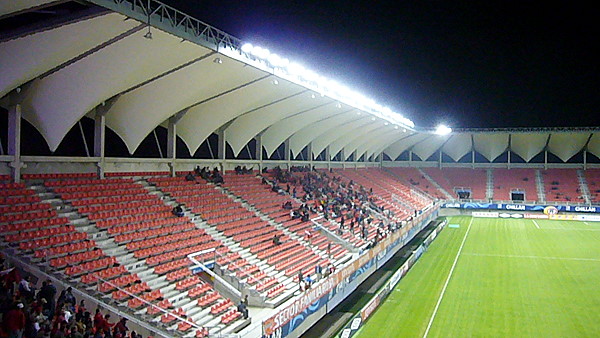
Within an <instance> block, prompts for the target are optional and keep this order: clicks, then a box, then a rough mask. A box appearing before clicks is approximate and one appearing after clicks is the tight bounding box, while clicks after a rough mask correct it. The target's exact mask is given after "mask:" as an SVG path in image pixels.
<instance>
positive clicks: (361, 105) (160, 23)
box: [0, 0, 600, 337]
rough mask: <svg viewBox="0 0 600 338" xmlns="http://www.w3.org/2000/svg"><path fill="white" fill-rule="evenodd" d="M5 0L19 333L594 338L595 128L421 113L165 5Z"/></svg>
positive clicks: (0, 44)
mask: <svg viewBox="0 0 600 338" xmlns="http://www.w3.org/2000/svg"><path fill="white" fill-rule="evenodd" d="M0 3H2V6H0V19H1V20H2V21H3V24H4V26H3V27H10V29H4V31H3V33H4V34H3V35H2V36H1V37H0V65H2V67H1V71H0V107H1V108H0V109H1V111H2V116H3V117H2V120H1V124H0V141H1V144H0V151H1V152H0V187H1V190H0V209H1V210H2V213H1V215H0V228H1V229H2V230H1V236H0V248H1V252H2V264H3V266H2V271H1V273H0V274H1V277H2V290H3V292H2V295H0V296H1V297H3V298H2V299H1V301H0V302H1V303H2V304H3V309H2V327H1V330H2V334H6V336H11V337H12V336H14V337H17V336H19V337H21V336H23V337H38V336H42V337H45V336H48V337H50V336H73V337H75V336H81V337H87V336H93V337H132V332H134V331H135V333H136V337H138V336H139V335H141V336H142V337H299V336H306V337H317V336H340V337H351V336H358V337H372V336H376V335H383V336H419V337H426V336H428V335H431V336H453V337H454V336H567V335H568V336H597V335H599V334H600V325H598V324H597V323H599V322H600V321H599V320H598V319H600V318H598V313H600V311H597V310H598V304H600V298H599V296H598V293H597V285H598V282H599V281H600V280H599V279H598V276H600V273H598V272H600V271H598V266H600V265H599V264H598V262H599V261H600V249H598V247H597V245H596V243H597V242H598V241H597V240H598V239H597V238H596V237H597V235H596V234H597V233H598V229H599V228H598V226H597V224H600V223H597V222H600V216H599V215H598V213H600V205H599V204H598V196H599V194H600V188H598V187H597V184H600V136H597V135H599V131H600V129H598V128H595V127H583V128H573V127H571V128H498V129H490V128H481V129H472V128H462V129H460V128H456V129H451V128H448V127H444V126H440V127H438V128H425V127H421V126H417V125H415V123H413V122H412V121H411V120H410V119H408V118H406V117H404V116H402V115H401V114H398V113H396V112H394V111H392V109H390V108H388V107H386V106H384V105H381V104H379V103H377V102H375V101H374V100H373V99H371V98H369V97H367V96H365V95H363V94H361V93H358V92H356V91H354V90H351V89H349V88H348V87H346V86H344V85H343V84H340V83H338V82H336V81H335V80H332V79H328V78H325V77H323V76H321V75H319V74H317V73H316V72H313V71H311V70H309V69H306V68H304V67H302V66H300V65H299V64H297V63H294V62H293V61H290V60H288V59H286V58H285V56H283V55H277V54H274V53H271V52H270V51H269V50H268V49H266V48H265V47H264V46H258V45H252V44H250V43H247V42H244V41H241V40H239V39H237V38H235V37H233V36H231V35H229V34H227V33H225V32H223V31H221V30H219V29H218V28H215V27H212V26H210V25H208V24H205V23H203V22H201V21H199V20H197V19H195V18H193V17H191V16H189V15H186V14H185V13H182V12H180V11H178V10H176V9H174V8H172V7H170V6H168V5H165V4H163V3H161V2H158V1H154V0H144V1H140V0H87V1H54V0H23V1H1V2H0ZM49 13H50V15H49V16H46V15H47V14H49ZM417 262H418V263H419V264H416V263H417ZM59 294H60V296H59ZM88 312H89V313H88ZM125 328H127V329H125Z"/></svg>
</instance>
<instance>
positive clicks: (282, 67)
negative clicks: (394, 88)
mask: <svg viewBox="0 0 600 338" xmlns="http://www.w3.org/2000/svg"><path fill="white" fill-rule="evenodd" d="M241 52H242V53H245V55H242V56H244V57H247V58H250V59H251V60H254V61H258V62H259V63H262V64H264V65H265V66H267V67H270V68H273V71H275V68H277V71H278V72H279V71H281V74H280V75H284V77H285V75H287V76H291V77H292V79H291V80H292V81H294V82H297V83H298V84H301V85H302V84H303V83H305V85H307V88H310V89H311V90H313V91H314V92H315V93H319V94H321V96H329V97H331V98H332V99H334V100H336V101H338V102H343V103H346V104H348V105H350V106H353V107H354V108H356V109H358V110H362V111H364V112H366V113H369V114H371V115H373V116H375V117H379V118H382V119H384V120H387V122H388V123H389V124H393V125H397V124H399V125H402V126H408V127H410V128H414V127H415V124H414V123H413V122H412V121H411V120H409V119H407V118H405V117H404V116H402V115H400V114H398V113H396V112H394V111H393V110H392V109H390V108H389V107H385V106H383V105H381V104H378V103H377V102H375V101H374V100H373V99H370V98H367V97H365V96H363V95H362V94H360V93H358V92H355V91H353V90H351V89H350V88H348V87H345V86H343V85H341V84H339V83H337V82H335V81H334V80H331V79H328V78H326V77H324V76H321V75H319V74H317V73H315V72H313V71H311V70H309V69H306V68H304V67H303V66H301V65H300V64H298V63H295V62H290V60H288V59H286V58H283V57H281V56H279V55H277V54H274V53H271V52H270V51H269V50H268V49H266V48H262V47H260V46H256V45H252V44H251V43H244V44H243V45H242V46H241ZM286 73H287V74H286ZM359 115H360V114H359Z"/></svg>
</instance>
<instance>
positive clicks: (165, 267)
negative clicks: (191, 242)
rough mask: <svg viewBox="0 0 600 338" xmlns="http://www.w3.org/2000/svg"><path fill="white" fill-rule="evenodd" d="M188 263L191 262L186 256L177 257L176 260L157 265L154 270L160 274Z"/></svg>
mask: <svg viewBox="0 0 600 338" xmlns="http://www.w3.org/2000/svg"><path fill="white" fill-rule="evenodd" d="M190 264H191V261H190V260H189V259H188V258H187V257H186V258H182V259H178V260H175V261H171V262H168V263H164V264H161V265H157V266H155V267H154V272H155V273H157V274H159V275H162V274H164V273H167V272H169V271H172V270H175V269H179V268H181V267H184V266H188V265H190Z"/></svg>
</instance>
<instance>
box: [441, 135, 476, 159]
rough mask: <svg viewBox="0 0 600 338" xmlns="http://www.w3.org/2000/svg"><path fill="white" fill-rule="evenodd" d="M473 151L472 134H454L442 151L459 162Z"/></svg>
mask: <svg viewBox="0 0 600 338" xmlns="http://www.w3.org/2000/svg"><path fill="white" fill-rule="evenodd" d="M472 149H473V141H472V134H471V133H460V134H454V135H452V136H451V137H450V138H449V139H448V141H447V142H446V143H445V144H444V146H443V147H442V151H443V152H444V153H446V154H447V155H448V156H450V158H452V159H453V160H454V161H457V162H458V161H459V160H460V159H461V158H463V156H465V155H466V154H468V153H469V152H470V151H471V150H472Z"/></svg>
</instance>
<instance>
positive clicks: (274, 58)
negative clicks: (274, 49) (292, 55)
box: [267, 54, 281, 67]
mask: <svg viewBox="0 0 600 338" xmlns="http://www.w3.org/2000/svg"><path fill="white" fill-rule="evenodd" d="M267 61H269V63H270V64H271V66H273V67H279V66H280V64H281V58H280V57H279V55H277V54H271V55H269V58H268V59H267Z"/></svg>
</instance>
